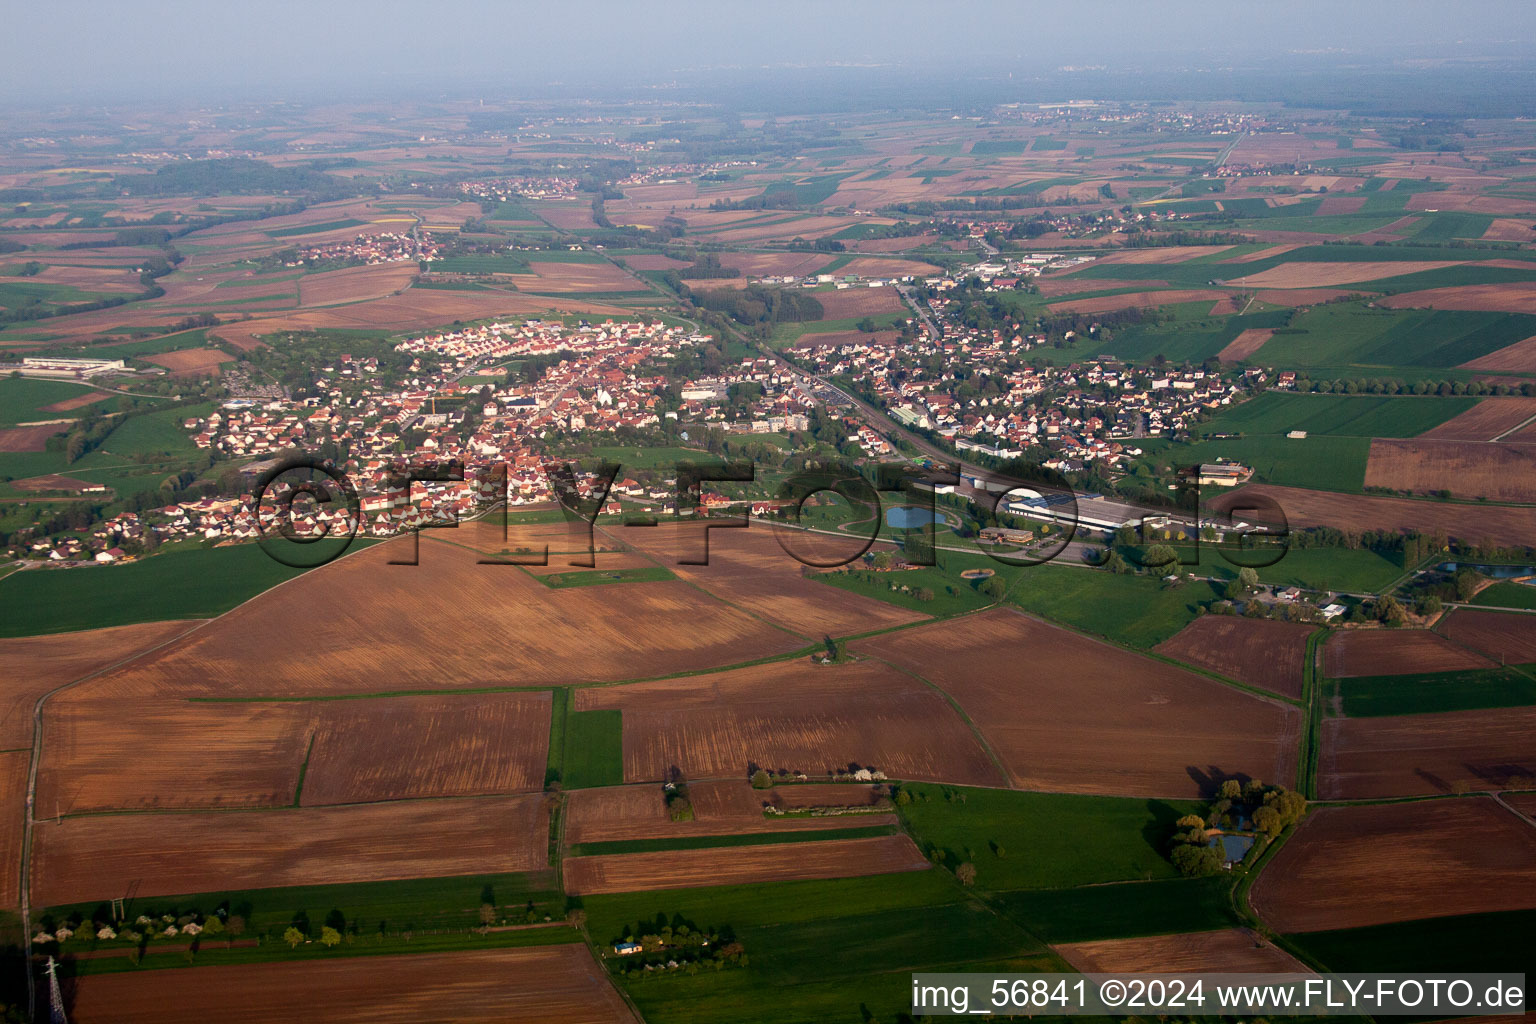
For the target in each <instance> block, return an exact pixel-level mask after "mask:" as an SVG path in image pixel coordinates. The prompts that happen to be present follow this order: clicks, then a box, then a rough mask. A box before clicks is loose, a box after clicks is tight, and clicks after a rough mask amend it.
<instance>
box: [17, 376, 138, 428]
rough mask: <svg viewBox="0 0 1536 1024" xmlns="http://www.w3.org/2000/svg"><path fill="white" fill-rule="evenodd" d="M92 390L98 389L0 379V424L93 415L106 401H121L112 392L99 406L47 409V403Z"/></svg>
mask: <svg viewBox="0 0 1536 1024" xmlns="http://www.w3.org/2000/svg"><path fill="white" fill-rule="evenodd" d="M92 390H94V389H93V388H91V387H90V386H89V385H85V384H74V383H71V382H69V381H63V380H39V379H37V378H35V377H4V378H0V426H6V425H10V424H15V423H31V422H35V421H38V420H59V419H72V418H75V417H79V416H89V415H90V414H91V413H93V412H97V411H99V410H100V409H101V408H102V407H103V405H104V404H105V403H107V402H115V401H117V396H115V395H112V396H109V397H107V398H105V399H103V400H102V402H98V403H96V404H95V405H87V406H82V407H81V408H79V409H71V410H70V411H68V412H49V411H47V410H46V409H44V408H43V406H45V405H53V404H54V403H55V402H62V401H65V400H66V399H70V398H75V397H78V396H80V395H83V394H85V393H86V392H88V391H92Z"/></svg>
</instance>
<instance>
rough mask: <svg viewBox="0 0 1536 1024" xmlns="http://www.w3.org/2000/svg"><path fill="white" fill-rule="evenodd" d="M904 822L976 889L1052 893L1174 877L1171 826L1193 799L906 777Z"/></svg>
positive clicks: (1196, 807)
mask: <svg viewBox="0 0 1536 1024" xmlns="http://www.w3.org/2000/svg"><path fill="white" fill-rule="evenodd" d="M901 791H902V792H903V793H905V794H907V795H908V796H910V797H911V798H912V802H911V803H903V804H901V805H900V807H899V809H900V813H901V819H902V822H903V824H905V825H906V827H907V830H908V831H909V832H911V833H912V836H913V838H914V839H916V840H917V844H918V846H919V847H920V848H922V850H923V851H924V852H925V853H929V854H935V853H936V854H937V855H938V857H939V859H940V861H941V862H942V863H945V864H949V865H951V866H953V865H955V864H960V863H963V862H970V863H972V864H974V865H975V866H976V885H977V886H978V887H980V888H985V889H1055V888H1064V887H1068V886H1076V885H1093V884H1098V883H1102V882H1121V881H1132V880H1146V879H1156V878H1173V877H1175V875H1176V872H1175V871H1174V868H1173V865H1172V864H1170V863H1169V861H1168V858H1167V857H1166V856H1164V853H1163V848H1164V845H1165V843H1166V839H1167V837H1168V836H1169V835H1171V834H1172V833H1173V831H1174V828H1173V823H1174V822H1175V821H1177V820H1178V818H1179V817H1180V816H1182V815H1184V814H1199V813H1201V812H1202V811H1203V810H1204V807H1203V805H1201V804H1199V803H1196V802H1194V801H1167V800H1144V799H1137V798H1129V797H1100V796H1073V795H1066V794H1059V793H1020V792H1014V791H1011V790H1000V789H969V788H965V787H959V786H936V785H922V784H917V783H905V784H903V785H902V787H901Z"/></svg>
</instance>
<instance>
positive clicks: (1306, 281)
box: [1236, 260, 1457, 288]
mask: <svg viewBox="0 0 1536 1024" xmlns="http://www.w3.org/2000/svg"><path fill="white" fill-rule="evenodd" d="M1456 265H1457V264H1456V263H1454V262H1451V261H1447V260H1414V261H1410V262H1397V261H1389V262H1379V263H1378V262H1366V263H1302V262H1298V263H1282V264H1281V265H1280V266H1278V267H1273V268H1271V269H1269V270H1265V271H1261V272H1260V273H1257V274H1246V275H1243V276H1241V277H1240V278H1237V279H1236V281H1237V282H1240V283H1242V284H1243V285H1244V286H1245V287H1252V288H1331V287H1336V286H1338V285H1341V284H1355V283H1357V282H1360V281H1378V280H1380V279H1382V278H1384V277H1397V276H1399V275H1401V274H1416V273H1418V272H1419V271H1421V270H1439V269H1440V268H1441V267H1454V266H1456Z"/></svg>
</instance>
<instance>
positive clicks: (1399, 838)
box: [1249, 797, 1536, 932]
mask: <svg viewBox="0 0 1536 1024" xmlns="http://www.w3.org/2000/svg"><path fill="white" fill-rule="evenodd" d="M1367 837H1368V838H1367ZM1533 881H1536V831H1533V830H1532V829H1531V828H1530V826H1529V825H1527V824H1525V823H1524V822H1522V821H1521V820H1520V819H1518V818H1517V817H1515V816H1514V815H1513V814H1511V813H1509V811H1507V810H1505V809H1504V808H1502V807H1500V806H1498V804H1496V803H1494V802H1493V801H1492V800H1489V799H1486V798H1483V797H1467V798H1464V799H1459V800H1434V801H1427V802H1420V803H1400V804H1381V805H1375V806H1365V807H1323V808H1318V809H1315V810H1313V811H1312V812H1311V813H1310V814H1308V816H1307V819H1306V820H1305V821H1304V822H1303V823H1302V825H1301V826H1300V828H1299V829H1298V830H1297V832H1296V834H1295V835H1294V836H1292V837H1291V839H1290V840H1289V841H1288V842H1286V844H1285V845H1284V846H1282V847H1281V848H1280V851H1279V853H1277V854H1276V855H1275V856H1274V858H1273V860H1271V862H1270V863H1269V865H1268V866H1267V867H1266V868H1265V869H1264V871H1263V872H1262V873H1261V874H1260V875H1259V878H1258V881H1257V882H1255V883H1254V885H1253V888H1252V890H1251V891H1250V893H1249V899H1250V901H1251V902H1252V904H1253V907H1254V910H1255V911H1257V912H1258V914H1259V916H1260V917H1261V918H1262V919H1263V920H1264V921H1265V922H1266V923H1267V924H1269V925H1270V926H1271V927H1273V928H1275V929H1277V930H1278V931H1281V932H1309V931H1324V930H1328V929H1337V928H1356V927H1363V926H1367V925H1377V924H1387V923H1389V922H1394V921H1406V920H1412V919H1415V918H1421V917H1442V916H1450V915H1456V914H1476V913H1484V912H1492V911H1503V910H1529V909H1532V908H1533V907H1536V885H1533V884H1532V882H1533Z"/></svg>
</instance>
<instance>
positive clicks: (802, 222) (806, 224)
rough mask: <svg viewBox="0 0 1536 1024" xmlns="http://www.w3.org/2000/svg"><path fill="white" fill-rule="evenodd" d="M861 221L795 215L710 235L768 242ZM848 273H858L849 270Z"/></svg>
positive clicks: (821, 232) (822, 232)
mask: <svg viewBox="0 0 1536 1024" xmlns="http://www.w3.org/2000/svg"><path fill="white" fill-rule="evenodd" d="M856 223H859V222H858V221H855V220H854V219H853V218H851V217H815V216H812V217H795V218H793V219H791V220H786V221H782V222H770V221H763V222H762V223H759V224H748V225H744V226H742V227H739V228H726V229H725V230H724V231H717V232H714V233H712V234H710V235H709V236H708V238H709V240H710V241H712V242H729V243H746V242H766V241H769V240H770V239H773V240H777V239H786V240H787V239H791V238H819V237H820V236H822V235H831V234H836V233H837V232H839V231H841V230H842V229H843V228H846V227H849V226H851V225H853V224H856ZM866 258H868V257H866ZM848 273H850V274H854V273H858V271H855V270H849V271H848Z"/></svg>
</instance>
